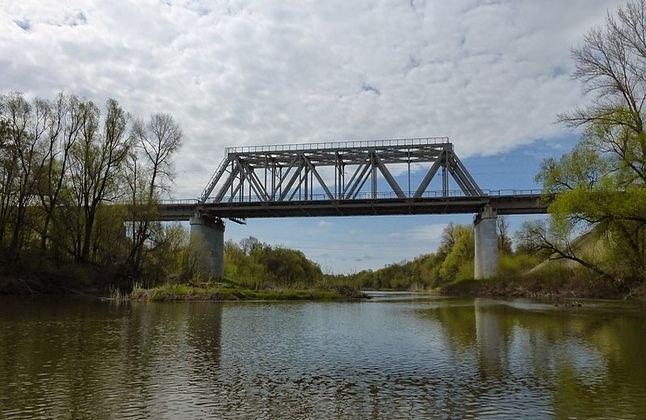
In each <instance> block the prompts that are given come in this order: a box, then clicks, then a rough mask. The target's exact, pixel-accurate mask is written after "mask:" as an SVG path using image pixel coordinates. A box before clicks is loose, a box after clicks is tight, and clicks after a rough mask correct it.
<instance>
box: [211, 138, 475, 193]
mask: <svg viewBox="0 0 646 420" xmlns="http://www.w3.org/2000/svg"><path fill="white" fill-rule="evenodd" d="M418 164H427V165H428V164H430V169H428V171H427V172H426V174H425V175H424V177H423V178H422V180H421V181H420V182H419V184H417V186H414V189H413V186H412V185H411V166H416V165H418ZM392 165H405V166H406V178H407V180H408V184H407V185H406V187H403V186H402V185H400V183H399V182H398V181H397V179H396V178H395V176H393V174H392V172H391V170H390V169H389V168H392ZM320 168H332V170H333V174H334V175H333V180H332V179H331V177H329V171H328V173H327V175H328V176H327V177H325V176H323V175H322V174H321V171H319V169H320ZM438 172H441V175H440V176H441V185H442V190H441V192H440V194H435V197H438V196H439V197H449V196H451V195H455V194H451V191H450V189H449V176H450V177H451V178H452V179H453V180H454V182H455V183H456V184H457V186H458V187H459V188H460V193H461V194H458V195H462V196H464V197H481V196H482V195H483V192H482V190H481V189H480V187H479V186H478V184H477V183H476V182H475V180H474V179H473V177H472V176H471V175H470V174H469V172H468V171H467V170H466V168H465V167H464V165H463V164H462V162H461V161H460V159H459V158H458V157H457V155H456V154H455V152H454V150H453V145H452V144H451V143H450V142H449V139H448V138H447V137H426V138H413V139H389V140H368V141H346V142H328V143H309V144H287V145H276V146H252V147H230V148H227V149H226V156H225V158H224V160H223V161H222V163H220V166H219V167H218V169H217V170H216V171H215V173H214V174H213V176H212V177H211V179H210V180H209V183H208V184H207V186H206V188H205V189H204V191H203V192H202V195H201V197H200V204H202V205H204V204H219V203H221V204H233V203H251V202H256V203H257V202H260V203H277V202H300V203H303V202H311V201H317V200H322V201H339V200H343V201H346V200H360V199H379V198H385V197H389V198H393V199H398V200H404V199H418V198H422V197H424V195H425V193H427V189H428V187H429V185H430V183H431V181H432V180H433V179H434V178H435V176H436V175H437V174H438ZM380 176H381V177H383V179H384V180H385V182H386V184H387V185H388V188H389V189H390V191H387V192H384V191H379V190H378V188H379V183H378V178H379V177H380ZM368 181H370V182H369V187H366V184H367V183H368ZM366 190H368V191H366Z"/></svg>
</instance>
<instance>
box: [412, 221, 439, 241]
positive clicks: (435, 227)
mask: <svg viewBox="0 0 646 420" xmlns="http://www.w3.org/2000/svg"><path fill="white" fill-rule="evenodd" d="M446 226H447V225H446V224H432V225H420V226H417V227H415V228H413V229H411V230H410V231H409V232H408V239H409V240H411V241H417V242H426V243H429V244H439V243H440V238H441V237H442V231H444V228H446Z"/></svg>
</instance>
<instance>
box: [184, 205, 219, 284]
mask: <svg viewBox="0 0 646 420" xmlns="http://www.w3.org/2000/svg"><path fill="white" fill-rule="evenodd" d="M190 224H191V251H190V252H191V260H192V262H193V264H194V268H195V270H196V271H197V272H198V273H200V274H201V275H203V276H212V277H215V278H218V279H221V278H222V277H224V222H223V221H222V219H220V218H216V217H211V216H207V215H204V214H200V213H195V214H194V215H193V217H191V219H190Z"/></svg>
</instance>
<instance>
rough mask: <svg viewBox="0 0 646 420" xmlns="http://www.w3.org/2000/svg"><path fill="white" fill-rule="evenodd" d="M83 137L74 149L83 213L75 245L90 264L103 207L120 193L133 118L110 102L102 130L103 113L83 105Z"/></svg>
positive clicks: (76, 185) (74, 170)
mask: <svg viewBox="0 0 646 420" xmlns="http://www.w3.org/2000/svg"><path fill="white" fill-rule="evenodd" d="M80 118H81V121H80V124H81V128H80V136H79V139H78V140H77V142H76V144H75V145H74V147H72V149H71V157H72V168H71V169H72V183H73V188H74V190H75V194H76V198H77V201H78V206H79V209H80V210H81V220H80V226H79V229H78V232H77V239H76V245H75V254H76V258H77V259H79V260H82V261H87V260H88V259H89V257H90V246H91V242H92V234H93V229H94V222H95V220H96V216H97V211H98V208H99V206H100V205H101V204H102V203H103V202H104V201H111V200H113V199H114V198H116V196H117V195H118V194H119V191H118V182H117V181H118V178H119V177H118V174H119V172H120V171H121V170H122V167H121V165H122V164H123V163H124V162H125V160H126V158H127V156H128V154H129V152H130V149H131V145H132V139H131V137H130V136H128V135H127V134H128V130H127V127H128V120H129V117H128V115H127V114H126V112H125V111H124V110H123V108H121V106H120V105H119V104H118V102H117V101H115V100H114V99H109V100H108V101H107V104H106V115H105V118H104V119H103V131H102V132H101V131H100V113H99V110H98V108H97V107H96V105H94V104H93V103H92V102H87V103H85V104H82V110H81V114H80Z"/></svg>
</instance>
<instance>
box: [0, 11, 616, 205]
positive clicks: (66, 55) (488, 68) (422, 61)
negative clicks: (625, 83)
mask: <svg viewBox="0 0 646 420" xmlns="http://www.w3.org/2000/svg"><path fill="white" fill-rule="evenodd" d="M616 6H617V2H616V1H614V0H570V1H568V2H562V1H559V0H544V1H540V2H538V1H530V0H523V1H519V0H501V1H475V0H459V1H444V0H427V1H424V0H413V1H410V2H401V1H395V0H383V1H378V2H375V1H345V0H330V1H321V2H302V1H300V0H263V1H250V0H230V1H218V2H210V1H199V0H163V1H155V0H130V1H119V2H105V1H99V0H95V1H86V0H69V1H66V2H64V3H61V2H42V1H36V0H22V1H19V2H6V1H5V2H1V3H0V32H1V33H2V37H0V66H2V69H3V77H2V78H0V91H3V92H8V91H13V90H20V91H24V92H26V93H28V94H35V95H40V96H49V97H52V96H53V95H54V94H55V93H56V92H57V91H59V90H65V91H68V92H73V93H77V94H81V95H85V96H87V97H89V98H92V99H94V100H96V101H99V102H103V101H104V100H105V99H106V98H108V97H114V98H115V99H117V100H119V101H120V102H121V103H122V104H123V105H124V106H125V107H126V108H127V109H128V110H130V111H131V112H132V113H133V114H135V115H137V116H141V117H145V116H147V115H148V114H150V113H152V112H158V111H164V112H170V113H171V114H173V115H174V116H175V117H176V119H177V120H178V121H179V122H180V123H181V125H182V128H183V131H184V133H185V134H186V140H185V144H184V147H183V149H182V150H181V152H180V154H179V155H178V157H177V164H176V168H177V171H178V177H177V187H176V191H175V195H176V196H178V197H191V196H197V195H198V194H199V192H200V191H201V189H202V187H203V186H204V184H205V183H206V182H207V180H208V179H209V177H210V175H211V172H212V171H213V170H214V169H215V168H216V166H217V164H218V163H219V161H220V159H221V158H222V154H223V150H224V147H225V146H230V145H251V144H266V143H285V142H302V141H316V140H328V139H342V138H385V137H395V136H396V137H405V136H420V135H422V136H423V135H448V136H450V137H451V138H452V140H453V141H454V143H455V144H456V150H457V152H458V154H459V155H460V156H461V157H467V156H469V155H474V154H491V153H496V152H500V151H504V150H508V149H510V148H513V147H515V146H518V145H520V144H525V143H528V142H531V141H533V140H536V139H548V138H553V137H557V136H560V135H562V134H563V132H564V131H563V130H564V129H563V127H560V126H557V125H554V124H553V121H554V118H555V115H556V113H558V112H559V111H563V110H566V109H569V108H572V107H573V105H574V104H576V103H577V102H579V101H580V100H581V97H580V89H579V85H578V84H577V82H575V81H573V80H571V78H570V76H569V74H570V73H571V71H572V61H571V59H570V57H569V49H570V47H571V46H572V45H573V44H575V43H577V42H579V41H580V40H581V39H582V37H583V33H584V32H585V31H586V30H587V29H588V28H590V27H591V26H592V25H595V24H599V23H601V22H602V20H603V18H604V15H605V12H606V10H607V9H609V10H612V9H614V8H616Z"/></svg>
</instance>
